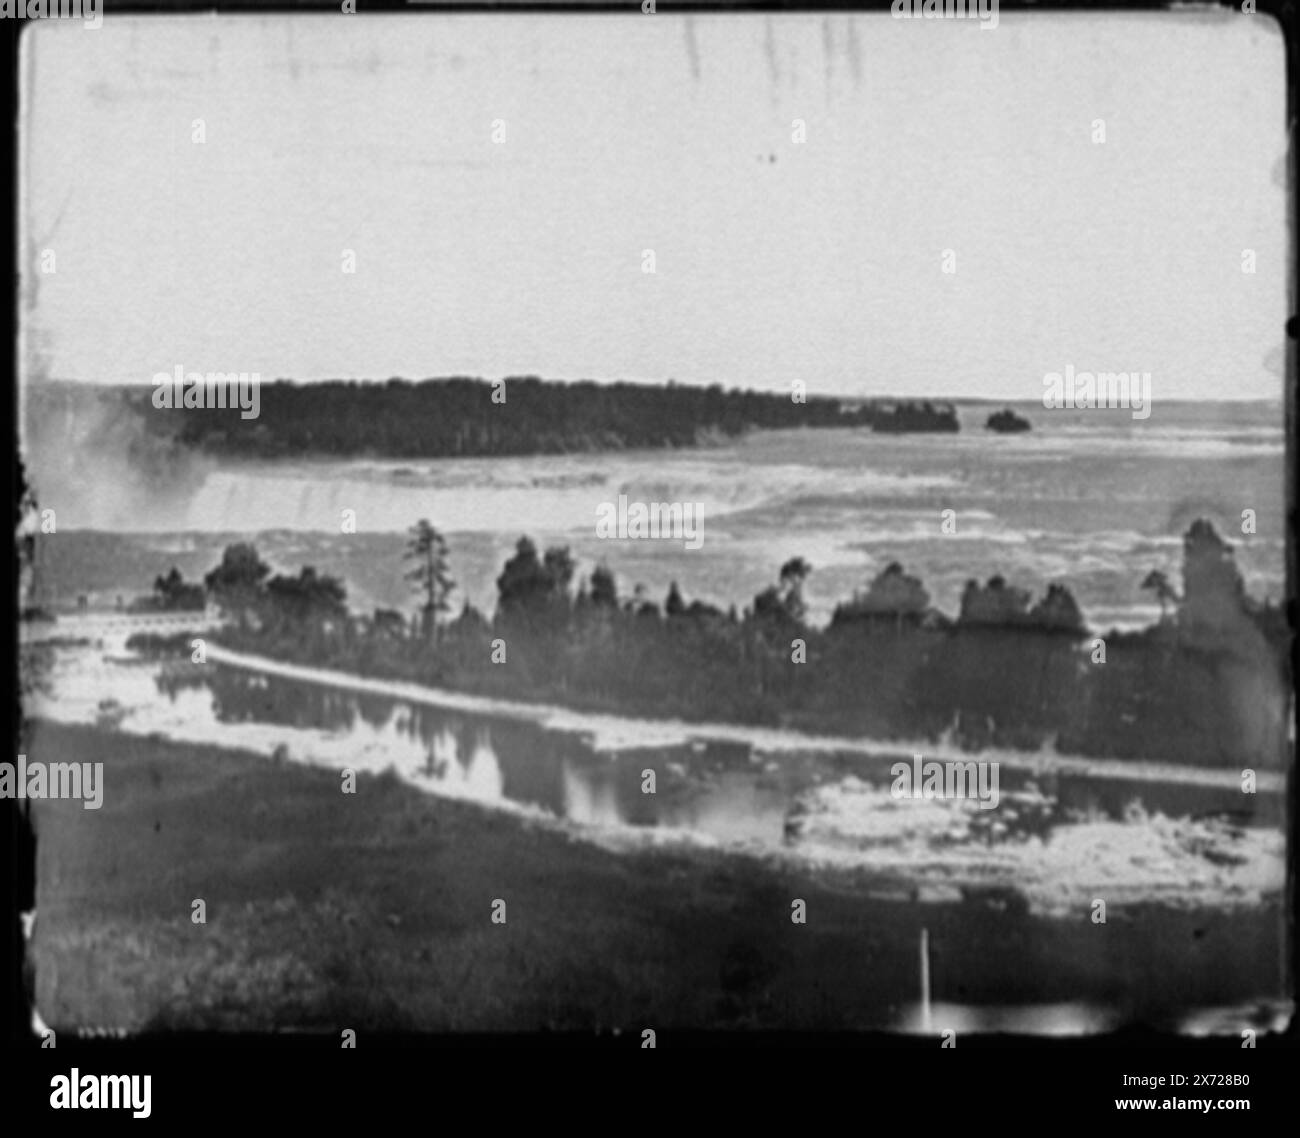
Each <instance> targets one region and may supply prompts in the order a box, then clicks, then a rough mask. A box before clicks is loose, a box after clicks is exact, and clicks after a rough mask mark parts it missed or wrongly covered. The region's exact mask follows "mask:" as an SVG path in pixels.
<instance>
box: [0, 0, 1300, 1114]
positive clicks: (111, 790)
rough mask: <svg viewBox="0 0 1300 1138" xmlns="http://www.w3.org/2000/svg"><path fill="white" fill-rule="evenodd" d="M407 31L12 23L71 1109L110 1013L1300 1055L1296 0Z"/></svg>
mask: <svg viewBox="0 0 1300 1138" xmlns="http://www.w3.org/2000/svg"><path fill="white" fill-rule="evenodd" d="M10 7H13V8H17V9H24V8H26V7H29V6H28V5H24V4H22V3H19V4H15V5H5V8H6V9H8V8H10ZM357 7H358V5H356V4H349V3H342V4H321V5H316V6H314V7H313V6H310V5H306V6H303V7H302V9H300V10H292V9H290V8H288V7H285V8H276V9H274V10H270V9H266V10H259V9H255V8H244V9H238V10H236V9H234V8H230V7H223V6H220V5H219V6H218V7H217V9H216V10H212V9H206V10H203V9H198V8H179V7H178V8H176V9H174V10H169V9H167V8H165V7H163V6H159V7H156V8H152V9H134V10H123V11H117V10H115V9H114V7H113V6H112V5H103V4H100V3H96V4H91V3H84V4H82V3H77V4H69V3H68V2H67V0H64V2H63V3H62V4H60V3H58V2H57V0H55V2H51V3H49V4H45V5H40V6H38V11H37V12H36V17H37V18H34V19H33V18H31V17H32V13H31V12H26V13H25V14H26V16H27V19H26V21H25V23H24V26H23V29H22V32H21V35H20V37H19V40H18V43H17V48H16V53H15V58H16V65H17V67H18V74H17V77H16V80H15V85H16V91H17V102H18V106H17V116H16V123H15V129H16V169H15V172H14V185H15V189H16V208H15V219H14V220H15V227H16V228H15V232H16V244H15V254H16V261H17V263H16V266H15V270H16V288H17V296H16V298H15V308H16V320H17V328H16V332H17V346H16V364H17V373H18V374H17V378H18V382H17V387H16V392H15V408H16V410H15V424H16V428H15V435H16V438H15V445H16V455H17V458H16V462H17V464H18V479H19V484H18V494H19V495H20V497H19V500H18V502H17V510H16V533H15V544H16V558H17V564H18V569H17V579H16V591H17V596H16V597H15V600H14V603H15V605H16V610H15V611H16V619H17V625H18V633H17V638H16V640H17V643H16V649H15V650H16V652H17V653H18V660H17V672H18V676H17V680H16V684H17V688H18V696H17V698H18V700H19V701H20V704H21V716H20V722H19V725H18V731H17V737H16V740H15V747H14V750H13V753H12V754H11V755H9V756H6V757H5V758H6V760H7V761H5V762H4V763H3V764H0V794H2V795H3V797H4V798H5V799H8V800H10V801H7V802H5V803H4V805H5V807H6V808H12V809H13V810H14V811H16V815H17V817H19V818H20V819H21V822H22V833H23V835H24V837H23V841H24V843H25V845H24V849H25V851H26V852H25V855H24V856H25V857H26V858H27V860H28V862H29V863H30V878H31V879H30V883H29V886H28V888H27V890H26V893H25V895H24V896H22V897H21V903H20V905H19V908H20V910H21V911H20V913H19V914H18V918H19V919H20V920H21V938H22V950H23V951H22V982H23V999H24V1001H25V1003H24V1008H23V1012H22V1015H23V1018H24V1020H25V1030H26V1032H27V1033H28V1035H29V1038H30V1039H31V1040H33V1041H35V1042H33V1044H32V1045H33V1046H41V1045H42V1044H44V1045H48V1046H55V1047H57V1049H58V1050H57V1054H58V1055H59V1057H60V1058H59V1062H58V1064H56V1066H57V1070H58V1071H59V1072H61V1074H60V1075H59V1076H58V1077H57V1078H55V1079H53V1080H52V1081H51V1086H50V1087H48V1088H46V1087H41V1088H36V1091H37V1092H38V1094H37V1097H38V1098H39V1099H40V1102H41V1103H42V1104H43V1103H44V1102H45V1099H46V1098H47V1097H48V1099H49V1107H50V1108H51V1109H54V1110H58V1109H60V1108H62V1107H71V1108H76V1109H78V1110H80V1109H81V1108H83V1107H87V1106H89V1107H92V1108H93V1107H99V1108H101V1109H103V1108H105V1107H110V1108H111V1107H114V1106H116V1107H117V1108H118V1109H119V1113H123V1114H126V1113H128V1112H130V1113H133V1114H134V1115H135V1117H137V1118H142V1117H147V1116H148V1113H149V1110H150V1108H149V1106H148V1101H147V1095H148V1091H147V1090H145V1088H144V1087H143V1086H142V1085H139V1084H136V1083H132V1084H131V1085H130V1087H129V1088H128V1089H122V1092H121V1095H120V1096H119V1095H118V1093H117V1092H118V1090H119V1088H118V1087H116V1086H112V1087H110V1086H109V1085H108V1084H107V1083H103V1082H102V1081H97V1080H98V1079H99V1077H100V1075H101V1073H105V1074H119V1073H121V1072H120V1071H119V1070H118V1068H119V1067H120V1068H121V1070H125V1069H126V1068H125V1066H124V1065H123V1064H122V1063H120V1062H119V1063H118V1065H117V1067H114V1066H113V1062H114V1061H113V1059H112V1055H113V1052H105V1053H104V1054H105V1055H107V1056H108V1058H105V1059H103V1060H102V1061H100V1062H99V1065H98V1066H96V1065H94V1064H93V1063H91V1061H90V1060H85V1061H83V1062H82V1063H81V1064H80V1067H81V1072H80V1074H79V1073H78V1071H76V1070H72V1068H73V1067H76V1066H77V1065H78V1064H77V1062H76V1052H75V1050H73V1049H74V1048H75V1047H76V1046H77V1044H78V1041H85V1040H93V1039H101V1040H119V1041H120V1040H131V1039H164V1040H165V1039H169V1038H173V1037H174V1038H176V1039H178V1040H181V1039H194V1038H209V1037H212V1038H215V1037H221V1036H229V1035H231V1034H232V1033H233V1034H240V1035H253V1036H259V1037H262V1036H265V1037H285V1038H289V1037H293V1038H299V1037H310V1038H313V1039H315V1040H318V1041H320V1045H321V1046H325V1047H330V1048H336V1049H340V1050H346V1049H349V1048H353V1047H355V1048H357V1049H358V1050H359V1051H360V1050H363V1049H364V1048H365V1047H366V1046H367V1040H368V1039H371V1038H376V1037H383V1038H386V1039H387V1038H392V1037H409V1038H410V1039H411V1040H418V1039H419V1038H421V1037H424V1036H430V1037H436V1039H437V1040H438V1042H439V1045H440V1046H447V1045H448V1044H449V1042H450V1045H452V1046H454V1045H455V1041H456V1040H457V1039H458V1038H462V1037H463V1038H465V1039H469V1038H475V1039H478V1040H480V1043H479V1046H482V1045H483V1044H482V1043H481V1040H483V1039H485V1038H488V1039H490V1038H499V1039H501V1040H507V1039H511V1038H516V1037H536V1036H542V1035H554V1036H556V1037H564V1038H573V1039H579V1038H581V1039H587V1040H590V1041H592V1042H593V1043H595V1042H601V1041H603V1042H604V1043H605V1044H606V1045H607V1046H608V1047H609V1048H612V1049H615V1050H617V1049H620V1048H621V1049H624V1050H647V1049H658V1050H664V1049H667V1048H670V1047H671V1046H672V1041H673V1040H674V1038H675V1037H683V1036H690V1037H691V1038H693V1039H696V1040H697V1042H698V1041H700V1040H704V1041H706V1042H707V1045H708V1046H709V1047H712V1048H727V1047H729V1046H732V1045H741V1044H743V1043H744V1042H745V1041H746V1040H754V1039H759V1038H762V1037H768V1036H773V1037H775V1036H779V1037H781V1038H783V1039H795V1040H798V1039H799V1038H807V1039H813V1038H818V1039H822V1040H823V1041H825V1040H826V1039H827V1038H836V1039H842V1038H850V1039H851V1038H854V1037H864V1038H865V1037H870V1038H872V1039H873V1040H875V1041H876V1043H877V1044H878V1045H879V1046H881V1047H883V1048H884V1049H886V1050H888V1049H889V1048H890V1047H891V1046H893V1045H895V1044H896V1045H897V1046H899V1047H912V1048H918V1047H920V1048H926V1049H929V1048H933V1049H934V1050H935V1051H936V1052H937V1051H939V1050H941V1049H942V1050H946V1049H953V1050H955V1054H956V1055H957V1056H960V1055H961V1054H962V1052H963V1049H969V1048H976V1047H978V1046H979V1041H980V1040H981V1039H983V1038H986V1037H991V1036H1005V1037H1017V1038H1020V1039H1021V1040H1022V1042H1025V1043H1027V1044H1028V1045H1031V1046H1033V1045H1041V1046H1052V1045H1055V1044H1057V1043H1058V1042H1060V1041H1062V1040H1075V1041H1085V1042H1086V1041H1088V1040H1091V1041H1094V1043H1097V1044H1098V1045H1101V1044H1104V1042H1105V1041H1106V1040H1107V1039H1108V1038H1111V1037H1112V1036H1113V1035H1114V1034H1115V1033H1120V1034H1121V1035H1122V1034H1123V1033H1125V1032H1133V1031H1140V1032H1151V1033H1156V1035H1157V1036H1158V1037H1160V1038H1173V1039H1175V1040H1187V1041H1202V1043H1203V1045H1204V1046H1217V1047H1218V1048H1219V1050H1220V1052H1221V1053H1222V1054H1223V1055H1225V1056H1226V1058H1227V1060H1230V1061H1233V1062H1236V1061H1239V1060H1242V1057H1243V1056H1244V1057H1247V1058H1248V1057H1249V1056H1250V1055H1251V1054H1252V1049H1254V1048H1257V1047H1258V1048H1264V1047H1265V1046H1266V1045H1267V1044H1268V1041H1269V1040H1270V1039H1274V1038H1278V1037H1279V1036H1280V1035H1281V1034H1282V1033H1285V1032H1286V1031H1287V1030H1288V1028H1289V1026H1290V1024H1291V1019H1292V1015H1293V1011H1294V976H1293V970H1292V965H1291V956H1292V953H1293V949H1294V946H1293V943H1292V937H1293V919H1294V918H1293V913H1292V905H1291V899H1290V898H1291V879H1290V877H1289V872H1290V871H1289V866H1290V864H1291V862H1290V858H1291V856H1292V855H1293V851H1292V849H1291V847H1290V845H1289V843H1290V841H1291V832H1292V831H1291V826H1292V813H1291V808H1290V807H1289V805H1288V794H1289V793H1290V787H1291V780H1292V778H1293V766H1294V750H1295V734H1294V714H1295V707H1294V695H1293V687H1294V685H1293V674H1292V650H1293V628H1292V619H1293V616H1292V614H1293V609H1292V607H1291V602H1292V597H1293V592H1292V590H1293V586H1294V577H1293V573H1294V560H1293V556H1294V554H1293V549H1294V530H1293V529H1292V528H1291V527H1292V526H1293V524H1294V515H1293V513H1292V510H1293V508H1294V507H1293V503H1292V501H1291V494H1290V486H1291V479H1292V478H1293V476H1294V469H1293V467H1292V465H1291V462H1292V451H1291V448H1292V445H1293V439H1292V435H1291V432H1292V428H1293V427H1294V420H1293V418H1292V416H1293V411H1294V386H1293V385H1294V344H1293V342H1292V341H1290V340H1289V339H1288V332H1287V327H1288V319H1289V317H1290V316H1291V307H1290V306H1291V305H1292V303H1293V301H1294V295H1295V294H1294V267H1293V256H1292V243H1293V240H1294V234H1293V232H1292V228H1291V227H1292V225H1293V224H1294V215H1293V212H1292V199H1293V190H1292V166H1291V162H1292V156H1291V154H1290V151H1289V135H1288V124H1289V121H1290V119H1289V114H1290V112H1289V110H1288V107H1289V92H1288V53H1289V52H1290V51H1291V50H1292V48H1291V45H1290V44H1289V42H1288V39H1287V35H1288V33H1287V32H1286V30H1285V29H1284V28H1283V26H1282V25H1281V24H1280V23H1279V21H1278V19H1276V18H1275V17H1273V16H1270V15H1269V14H1267V13H1264V12H1256V11H1255V10H1254V9H1255V5H1254V4H1245V5H1242V4H1236V5H1223V6H1217V7H1216V6H1214V5H1206V6H1204V7H1201V8H1193V9H1177V8H1174V9H1170V10H1161V9H1157V8H1150V9H1133V10H1103V9H1097V8H1081V9H1079V10H1071V9H1069V8H1064V9H1057V10H1054V11H1032V10H1026V9H1025V8H1024V7H1015V8H1012V7H1010V6H1005V5H1004V6H1001V7H1000V6H999V4H998V3H997V2H996V0H970V2H960V0H959V2H957V3H954V2H953V0H947V2H946V3H920V2H917V3H893V4H888V3H882V4H880V5H879V6H877V7H875V8H871V9H868V10H859V11H853V10H848V9H844V10H828V11H820V10H811V9H799V8H796V7H789V8H784V9H782V8H774V9H768V10H757V9H751V10H745V9H725V8H709V7H701V8H698V9H692V8H691V7H689V6H680V5H678V6H673V5H669V4H660V5H658V6H656V4H655V3H654V2H653V0H646V3H644V4H642V3H631V2H629V3H627V4H626V5H622V6H619V7H617V8H614V7H613V6H603V7H601V8H600V9H599V10H591V11H581V10H578V11H575V10H571V9H570V10H565V11H558V10H557V11H547V10H544V9H541V8H539V7H537V6H529V7H527V8H520V9H515V10H512V9H511V8H510V7H509V6H508V5H507V6H505V7H503V8H497V9H493V10H487V9H479V10H470V11H464V10H456V11H447V10H439V7H438V5H436V4H430V5H411V6H409V7H407V8H399V7H398V6H394V5H390V6H387V7H386V8H385V10H383V11H378V12H374V11H371V12H367V11H365V10H364V8H365V6H364V5H361V6H360V7H361V8H362V9H363V10H362V11H360V12H358V11H355V9H356V8H357ZM9 14H10V13H9V12H8V11H7V10H6V12H5V15H6V16H8V15H9ZM23 14H24V13H23V12H22V11H20V12H18V15H23ZM3 22H6V23H8V22H10V21H8V20H6V21H3ZM1189 1045H1190V1044H1189ZM65 1049H66V1050H67V1057H66V1058H65V1057H64V1051H65ZM936 1061H937V1060H936ZM951 1062H953V1063H954V1064H956V1063H957V1062H958V1060H957V1059H956V1058H954V1059H952V1060H951ZM1193 1068H1195V1069H1196V1070H1200V1071H1205V1072H1209V1071H1211V1070H1213V1071H1214V1072H1216V1073H1222V1078H1223V1079H1224V1080H1226V1081H1225V1082H1216V1084H1215V1085H1214V1086H1213V1087H1208V1086H1207V1087H1197V1086H1194V1085H1193V1083H1192V1081H1191V1078H1190V1076H1191V1071H1192V1069H1193ZM1242 1069H1243V1070H1245V1069H1246V1068H1244V1067H1243V1068H1242ZM139 1070H143V1068H139ZM1126 1070H1127V1069H1126ZM1236 1070H1237V1068H1236V1067H1229V1066H1226V1065H1223V1064H1217V1063H1215V1062H1210V1061H1207V1060H1206V1059H1205V1058H1204V1056H1203V1055H1202V1056H1199V1057H1198V1059H1197V1062H1196V1063H1195V1064H1189V1063H1187V1062H1183V1063H1182V1064H1181V1065H1180V1064H1179V1063H1177V1062H1173V1061H1168V1060H1161V1061H1160V1062H1159V1063H1154V1064H1147V1065H1145V1066H1144V1065H1141V1064H1134V1066H1133V1068H1132V1072H1131V1076H1130V1075H1126V1076H1125V1078H1126V1079H1127V1078H1130V1077H1131V1078H1132V1080H1133V1081H1132V1083H1131V1085H1129V1086H1128V1088H1127V1089H1125V1088H1124V1087H1122V1086H1120V1081H1119V1080H1116V1082H1115V1085H1114V1087H1113V1088H1112V1086H1111V1084H1110V1083H1107V1084H1106V1085H1105V1086H1102V1085H1101V1084H1100V1083H1098V1084H1097V1086H1096V1088H1095V1094H1096V1096H1098V1097H1099V1099H1101V1100H1104V1101H1105V1104H1106V1105H1107V1108H1108V1110H1109V1112H1110V1113H1111V1114H1112V1115H1116V1114H1118V1113H1122V1112H1126V1111H1142V1110H1146V1111H1147V1113H1148V1115H1149V1114H1150V1111H1152V1110H1161V1109H1163V1110H1164V1111H1165V1112H1168V1111H1169V1110H1171V1109H1172V1110H1174V1111H1186V1112H1188V1113H1189V1114H1190V1113H1197V1114H1200V1113H1205V1114H1213V1113H1222V1112H1228V1111H1233V1110H1237V1111H1238V1112H1240V1111H1243V1110H1248V1109H1249V1101H1248V1100H1249V1098H1250V1095H1251V1090H1252V1088H1251V1087H1250V1086H1249V1085H1248V1082H1249V1079H1248V1076H1242V1075H1237V1074H1229V1073H1228V1072H1230V1071H1236ZM1150 1072H1156V1073H1162V1074H1163V1075H1164V1081H1163V1084H1162V1085H1157V1084H1155V1082H1154V1080H1153V1079H1149V1078H1148V1077H1147V1076H1148V1074H1149V1073H1150ZM1177 1073H1182V1074H1187V1075H1188V1081H1187V1082H1186V1084H1185V1085H1180V1084H1177V1083H1176V1082H1174V1083H1172V1084H1171V1082H1170V1078H1171V1077H1172V1075H1174V1074H1177ZM65 1076H66V1077H65ZM1243 1079H1245V1080H1246V1081H1245V1082H1242V1080H1243ZM158 1082H159V1078H158V1077H155V1079H154V1083H153V1086H154V1088H155V1091H156V1090H157V1086H158ZM110 1092H112V1094H111V1097H112V1098H113V1102H111V1103H110V1102H109V1101H107V1100H108V1099H109V1097H110ZM1151 1095H1155V1096H1156V1099H1154V1100H1151V1103H1152V1105H1150V1106H1149V1107H1144V1106H1143V1103H1144V1102H1145V1101H1146V1099H1148V1098H1149V1096H1151ZM1121 1096H1131V1098H1132V1100H1133V1102H1132V1103H1131V1104H1130V1103H1128V1100H1127V1099H1125V1102H1126V1104H1127V1105H1123V1106H1121V1105H1120V1103H1119V1102H1118V1101H1115V1102H1114V1103H1113V1105H1112V1103H1111V1100H1118V1099H1120V1097H1121ZM118 1097H121V1098H122V1100H123V1101H121V1102H118V1101H117V1098H118ZM1163 1100H1169V1101H1171V1102H1172V1103H1173V1105H1172V1106H1169V1105H1165V1106H1163V1107H1161V1105H1160V1103H1161V1102H1162V1101H1163ZM1243 1103H1244V1104H1245V1105H1244V1106H1243V1105H1242V1104H1243ZM1180 1104H1181V1105H1180ZM1205 1104H1208V1105H1205ZM155 1117H157V1112H155ZM83 1121H84V1120H83ZM1256 1121H1257V1122H1258V1121H1259V1120H1258V1119H1257V1120H1256ZM1219 1124H1220V1125H1223V1124H1225V1122H1224V1120H1222V1119H1221V1120H1220V1123H1219Z"/></svg>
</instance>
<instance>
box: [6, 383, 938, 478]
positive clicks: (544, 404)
mask: <svg viewBox="0 0 1300 1138" xmlns="http://www.w3.org/2000/svg"><path fill="white" fill-rule="evenodd" d="M152 392H153V388H152V387H151V386H148V385H118V386H112V387H107V386H105V387H93V386H90V385H74V384H50V385H47V387H46V388H44V389H42V388H39V387H38V388H35V389H33V391H32V392H31V396H32V398H33V400H34V401H35V403H37V404H41V405H43V406H45V407H47V408H48V409H49V410H51V411H52V410H54V409H58V410H60V411H65V410H72V411H74V412H75V410H76V409H77V408H78V406H79V404H81V403H83V402H84V401H86V400H88V399H91V400H99V401H106V402H108V403H111V404H113V405H114V409H115V410H118V411H127V412H128V413H130V414H133V415H138V416H140V418H141V420H142V422H143V425H144V427H145V430H146V431H147V432H148V433H149V434H151V435H153V436H154V437H156V438H158V439H159V440H160V441H162V440H166V441H168V442H171V443H174V444H178V445H180V446H183V447H185V448H186V449H189V448H195V449H199V450H202V451H205V452H208V453H212V454H223V455H230V456H242V457H249V458H276V457H295V458H296V457H307V456H328V457H339V458H351V457H361V456H374V457H386V458H437V457H472V456H484V455H525V454H557V453H567V452H575V451H592V450H624V449H653V448H667V447H691V446H697V445H700V444H705V443H708V442H710V441H721V440H725V439H730V438H735V437H738V436H740V435H743V434H745V433H746V432H748V431H752V430H777V429H793V428H800V427H803V428H826V427H866V428H872V429H877V430H880V429H886V428H887V427H888V424H889V422H890V421H897V420H898V418H899V417H900V416H906V418H907V419H908V423H909V426H908V427H907V429H912V430H916V429H921V430H924V429H956V424H955V417H954V413H953V411H952V409H951V407H950V406H949V405H947V401H936V402H935V403H931V401H929V400H920V399H917V400H910V399H892V398H873V399H862V398H851V397H840V396H826V395H808V394H806V393H805V392H804V391H803V388H802V384H799V385H796V384H795V383H794V382H793V381H792V384H791V390H790V391H789V392H785V393H782V392H759V391H746V390H739V389H733V390H725V389H724V388H723V387H722V386H721V385H720V384H714V385H712V386H709V387H695V386H688V385H684V384H678V383H675V382H673V381H669V382H668V383H666V384H649V383H628V382H621V381H620V382H614V383H597V382H595V381H593V380H579V381H575V382H564V381H557V380H544V379H539V378H537V377H534V376H527V377H517V378H509V379H504V380H495V381H492V380H484V379H470V378H460V377H456V378H447V379H426V380H419V381H412V380H404V379H390V380H387V381H359V380H327V381H322V382H314V383H310V384H301V383H296V382H293V381H290V380H285V379H277V380H275V381H274V382H269V383H263V384H262V385H261V388H260V392H261V398H260V413H259V415H258V417H257V418H256V419H246V418H243V417H241V412H240V410H239V409H238V408H224V409H223V408H219V407H213V408H209V407H204V408H201V409H194V410H193V411H192V413H189V414H177V413H176V412H175V411H174V410H168V411H159V410H158V409H157V408H156V407H155V406H154V405H153V402H152V399H151V396H152ZM33 409H35V408H34V407H33ZM931 420H933V424H932V426H931V425H928V424H930V421H931Z"/></svg>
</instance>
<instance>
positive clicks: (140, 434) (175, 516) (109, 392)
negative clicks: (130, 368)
mask: <svg viewBox="0 0 1300 1138" xmlns="http://www.w3.org/2000/svg"><path fill="white" fill-rule="evenodd" d="M149 390H150V389H148V388H141V389H140V390H139V391H133V390H131V389H127V388H119V387H114V388H107V387H104V388H101V387H93V386H89V385H85V384H74V383H59V382H49V381H46V382H39V383H28V384H25V385H24V387H23V389H22V408H21V423H22V428H21V429H22V439H21V442H22V455H23V461H24V462H25V464H26V470H27V479H28V485H29V487H30V489H31V491H32V494H33V495H34V497H35V499H36V503H37V505H38V507H39V508H40V509H42V510H44V509H53V510H54V511H55V515H56V517H57V520H58V526H59V527H60V528H61V529H65V530H71V529H98V530H112V531H117V532H128V533H129V532H141V531H144V532H148V531H165V530H175V529H185V528H186V527H187V522H186V519H187V517H188V513H189V507H190V503H191V502H192V500H193V498H194V495H195V494H196V493H197V492H198V491H199V489H200V488H201V487H202V486H203V484H204V482H205V480H206V479H207V477H208V475H209V473H210V472H211V471H212V470H214V469H215V468H216V465H217V464H216V462H215V461H214V460H213V459H211V458H210V457H208V456H206V455H203V454H202V453H200V452H198V451H197V450H195V449H193V448H189V447H186V446H184V445H182V444H181V442H180V441H179V440H178V438H177V433H176V428H173V429H166V427H165V426H164V427H163V429H160V425H159V424H157V423H152V424H151V423H149V422H147V421H146V420H145V419H144V417H143V413H142V406H148V393H149Z"/></svg>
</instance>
